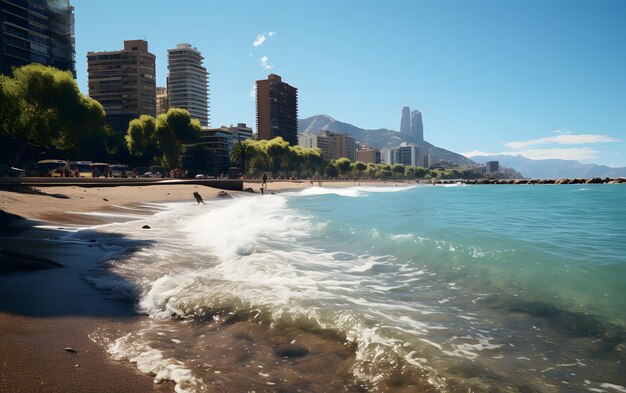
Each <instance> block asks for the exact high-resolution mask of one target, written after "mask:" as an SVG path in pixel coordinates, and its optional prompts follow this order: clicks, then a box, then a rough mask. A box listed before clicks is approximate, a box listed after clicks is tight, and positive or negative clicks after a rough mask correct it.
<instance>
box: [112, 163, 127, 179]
mask: <svg viewBox="0 0 626 393" xmlns="http://www.w3.org/2000/svg"><path fill="white" fill-rule="evenodd" d="M109 170H110V173H111V176H112V177H128V175H130V169H128V165H121V164H113V165H109Z"/></svg>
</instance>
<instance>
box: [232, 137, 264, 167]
mask: <svg viewBox="0 0 626 393" xmlns="http://www.w3.org/2000/svg"><path fill="white" fill-rule="evenodd" d="M256 153H257V151H256V149H255V147H254V141H253V140H252V139H246V140H243V141H240V142H237V143H235V145H234V146H233V150H232V151H231V153H230V159H231V160H232V161H239V162H240V163H241V174H242V175H245V174H246V163H247V162H249V161H250V160H251V159H252V157H254V156H255V155H256Z"/></svg>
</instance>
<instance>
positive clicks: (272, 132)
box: [256, 74, 298, 146]
mask: <svg viewBox="0 0 626 393" xmlns="http://www.w3.org/2000/svg"><path fill="white" fill-rule="evenodd" d="M256 127H257V133H258V136H259V139H273V138H275V137H278V136H280V137H282V138H283V139H284V140H285V141H287V142H289V144H290V145H292V146H295V145H297V144H298V89H296V88H295V87H293V86H290V85H289V84H287V83H285V82H283V81H282V79H281V77H280V76H278V75H276V74H270V75H268V77H267V79H263V80H258V81H256Z"/></svg>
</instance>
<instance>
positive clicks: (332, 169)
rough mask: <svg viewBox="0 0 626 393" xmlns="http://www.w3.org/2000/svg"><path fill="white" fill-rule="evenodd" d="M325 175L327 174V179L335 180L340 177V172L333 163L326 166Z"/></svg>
mask: <svg viewBox="0 0 626 393" xmlns="http://www.w3.org/2000/svg"><path fill="white" fill-rule="evenodd" d="M324 173H325V174H326V176H327V177H330V178H335V177H337V176H339V170H338V169H337V167H336V166H335V164H334V163H333V162H329V163H328V165H326V169H325V170H324Z"/></svg>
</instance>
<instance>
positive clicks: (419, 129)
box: [411, 110, 424, 142]
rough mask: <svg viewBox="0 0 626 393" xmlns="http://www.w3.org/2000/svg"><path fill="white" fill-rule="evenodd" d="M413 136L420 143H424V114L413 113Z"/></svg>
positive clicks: (416, 111) (415, 111)
mask: <svg viewBox="0 0 626 393" xmlns="http://www.w3.org/2000/svg"><path fill="white" fill-rule="evenodd" d="M411 135H415V138H416V139H417V141H418V142H423V141H424V124H423V123H422V112H420V111H418V110H414V111H412V112H411Z"/></svg>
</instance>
